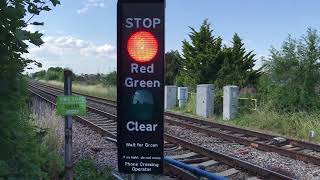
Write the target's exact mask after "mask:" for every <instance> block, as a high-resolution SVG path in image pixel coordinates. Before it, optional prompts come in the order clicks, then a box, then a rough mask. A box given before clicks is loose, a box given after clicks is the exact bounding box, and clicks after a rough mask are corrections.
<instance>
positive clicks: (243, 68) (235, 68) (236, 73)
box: [215, 33, 260, 87]
mask: <svg viewBox="0 0 320 180" xmlns="http://www.w3.org/2000/svg"><path fill="white" fill-rule="evenodd" d="M223 54H224V56H223V57H224V59H223V65H222V66H221V68H220V69H219V72H218V75H217V79H216V81H215V84H216V85H217V86H218V87H223V86H225V85H227V84H230V85H238V86H240V87H244V86H247V85H254V84H256V83H257V80H258V78H259V71H260V70H254V69H253V67H254V65H255V61H256V60H255V54H253V51H250V52H248V53H247V52H246V50H245V48H244V43H243V42H242V39H241V38H240V37H239V36H238V34H237V33H235V34H234V36H233V39H232V47H224V48H223Z"/></svg>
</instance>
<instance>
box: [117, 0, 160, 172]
mask: <svg viewBox="0 0 320 180" xmlns="http://www.w3.org/2000/svg"><path fill="white" fill-rule="evenodd" d="M117 13H118V15H117V34H118V36H117V37H118V44H117V51H118V52H117V76H118V77H117V78H118V79H117V80H118V85H117V89H118V90H117V91H118V96H117V105H118V106H117V107H118V109H117V114H118V115H117V116H118V123H117V145H118V168H119V171H120V172H122V173H134V174H136V173H144V174H161V173H162V172H163V100H164V97H163V93H164V24H165V22H164V0H118V6H117Z"/></svg>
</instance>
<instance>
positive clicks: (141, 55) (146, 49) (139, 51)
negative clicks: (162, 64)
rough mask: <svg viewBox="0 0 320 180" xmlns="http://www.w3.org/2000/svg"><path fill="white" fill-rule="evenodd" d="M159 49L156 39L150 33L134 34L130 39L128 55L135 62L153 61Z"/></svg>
mask: <svg viewBox="0 0 320 180" xmlns="http://www.w3.org/2000/svg"><path fill="white" fill-rule="evenodd" d="M158 48H159V47H158V42H157V39H156V37H155V36H154V35H153V34H152V33H150V32H148V31H137V32H134V33H133V34H132V35H131V36H130V37H129V39H128V44H127V49H128V53H129V55H130V56H131V58H132V59H133V60H134V61H137V62H140V63H144V62H148V61H151V60H152V59H153V58H154V57H155V56H156V54H157V52H158Z"/></svg>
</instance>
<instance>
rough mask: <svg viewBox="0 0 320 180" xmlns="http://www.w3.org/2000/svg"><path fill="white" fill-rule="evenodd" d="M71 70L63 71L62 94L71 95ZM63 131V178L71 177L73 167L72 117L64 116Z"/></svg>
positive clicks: (70, 178)
mask: <svg viewBox="0 0 320 180" xmlns="http://www.w3.org/2000/svg"><path fill="white" fill-rule="evenodd" d="M71 76H72V72H71V71H69V70H65V71H64V95H66V96H70V95H72V80H71ZM64 133H65V140H64V142H65V146H64V170H65V173H66V175H65V179H66V180H72V179H73V169H72V166H73V164H72V117H71V116H65V124H64Z"/></svg>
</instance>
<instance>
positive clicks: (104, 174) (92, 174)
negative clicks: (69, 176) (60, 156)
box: [74, 159, 113, 180]
mask: <svg viewBox="0 0 320 180" xmlns="http://www.w3.org/2000/svg"><path fill="white" fill-rule="evenodd" d="M74 174H75V179H77V180H88V179H95V180H108V179H110V180H111V179H113V177H112V174H111V169H108V168H106V169H103V170H97V168H96V165H95V163H94V161H93V160H91V159H83V160H80V161H78V162H77V163H76V164H75V166H74Z"/></svg>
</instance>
